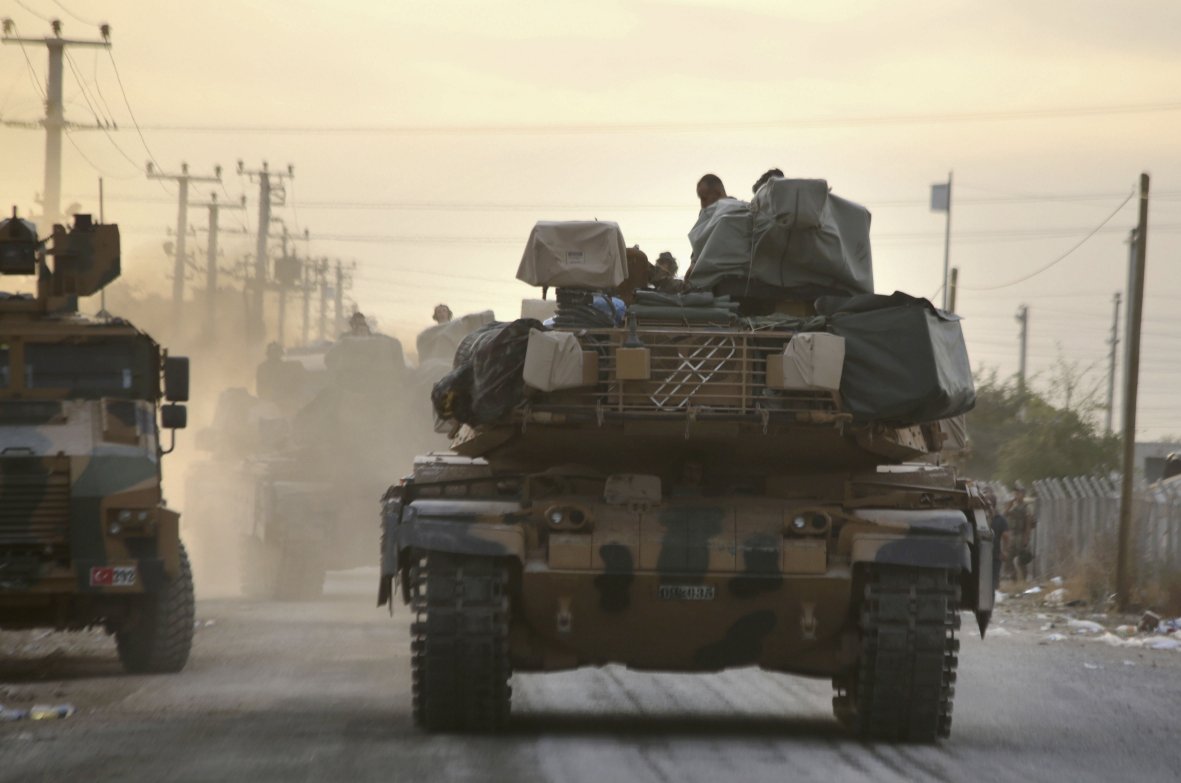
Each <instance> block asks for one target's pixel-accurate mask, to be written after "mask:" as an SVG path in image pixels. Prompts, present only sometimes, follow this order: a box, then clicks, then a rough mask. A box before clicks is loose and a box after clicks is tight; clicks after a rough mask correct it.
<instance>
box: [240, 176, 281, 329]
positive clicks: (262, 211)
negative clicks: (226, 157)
mask: <svg viewBox="0 0 1181 783" xmlns="http://www.w3.org/2000/svg"><path fill="white" fill-rule="evenodd" d="M238 174H245V175H246V176H249V177H250V178H251V180H252V181H254V180H257V182H258V246H257V247H256V248H255V251H254V289H253V294H254V296H253V301H254V308H253V309H254V315H253V318H252V319H251V324H249V329H248V331H250V332H251V333H252V334H253V336H254V337H256V338H260V339H261V338H264V337H265V336H266V325H265V322H264V321H263V312H262V304H263V291H265V290H266V284H267V259H268V256H267V234H268V232H269V231H270V226H271V207H272V206H276V207H281V206H283V205H284V204H286V203H287V189H286V187H285V186H284V181H285V180H287V179H290V178H291V177H294V176H295V167H294V166H292V165H291V164H290V163H288V164H287V171H286V173H283V172H274V171H271V170H270V168H269V167H268V166H267V162H266V161H265V160H264V161H263V162H262V168H260V169H253V170H247V168H246V166H245V164H244V163H243V162H242V161H238Z"/></svg>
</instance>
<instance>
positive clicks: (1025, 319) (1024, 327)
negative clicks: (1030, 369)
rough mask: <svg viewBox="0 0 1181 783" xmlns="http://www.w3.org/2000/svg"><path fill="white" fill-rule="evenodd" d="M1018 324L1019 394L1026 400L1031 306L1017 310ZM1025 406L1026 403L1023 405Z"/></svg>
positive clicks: (1023, 306) (1024, 306)
mask: <svg viewBox="0 0 1181 783" xmlns="http://www.w3.org/2000/svg"><path fill="white" fill-rule="evenodd" d="M1017 323H1019V324H1021V337H1020V340H1021V355H1020V359H1019V360H1018V363H1017V393H1018V394H1019V395H1020V396H1021V399H1022V400H1024V399H1025V356H1026V351H1027V349H1028V347H1029V306H1028V305H1021V306H1020V307H1018V308H1017ZM1022 404H1023V405H1024V402H1023V403H1022Z"/></svg>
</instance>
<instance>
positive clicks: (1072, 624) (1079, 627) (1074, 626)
mask: <svg viewBox="0 0 1181 783" xmlns="http://www.w3.org/2000/svg"><path fill="white" fill-rule="evenodd" d="M1066 627H1067V628H1069V629H1071V630H1072V631H1074V632H1075V633H1078V634H1090V633H1093V634H1101V633H1104V632H1105V631H1106V630H1107V629H1106V628H1104V627H1103V626H1102V625H1100V624H1099V623H1097V622H1095V621H1094V620H1067V621H1066Z"/></svg>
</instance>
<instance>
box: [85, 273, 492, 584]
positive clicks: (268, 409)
mask: <svg viewBox="0 0 1181 783" xmlns="http://www.w3.org/2000/svg"><path fill="white" fill-rule="evenodd" d="M159 267H160V261H158V260H156V259H154V258H152V257H151V254H145V253H136V254H134V255H132V256H131V257H130V258H128V257H125V259H124V270H125V271H124V275H123V276H122V278H121V279H119V280H117V281H116V282H115V283H113V284H112V285H110V286H108V288H107V291H106V296H105V307H106V310H107V311H108V312H109V313H110V314H111V315H112V316H115V317H119V318H124V319H126V320H128V321H130V322H132V323H133V324H135V325H136V326H137V327H138V328H139V329H141V330H143V331H145V332H147V333H148V334H150V335H151V336H152V337H153V339H155V340H156V341H157V342H158V343H159V344H160V345H161V346H163V347H164V348H166V349H167V350H168V352H169V354H170V355H173V356H188V357H189V359H190V363H191V365H190V366H191V391H190V399H189V402H188V410H189V414H188V427H187V429H185V430H182V431H179V432H177V433H176V446H175V450H174V451H173V452H172V453H170V454H167V455H166V456H164V457H163V461H162V472H163V488H164V495H165V498H166V501H167V504H168V506H169V507H171V508H173V509H175V510H177V511H179V512H181V536H182V540H183V541H184V542H185V545H186V547H187V549H188V551H189V555H190V559H191V560H192V562H193V569H194V578H195V583H196V589H197V593H198V596H199V597H200V598H214V597H224V596H233V595H238V594H241V593H246V594H250V595H256V596H265V597H280V598H306V597H314V596H315V595H317V594H318V592H319V588H320V585H321V584H322V580H323V576H324V573H325V572H326V571H329V570H336V569H343V568H353V567H358V566H370V565H376V564H377V562H378V558H379V548H378V540H379V535H378V529H379V526H378V522H379V512H380V498H381V495H382V493H383V492H384V491H385V489H386V488H387V487H388V486H389V485H391V484H395V483H397V481H398V480H399V478H401V477H402V476H404V475H406V474H408V473H409V472H410V470H411V468H412V465H413V458H414V456H415V455H416V454H419V453H422V452H425V451H429V450H432V449H441V448H445V447H446V445H447V442H446V439H445V438H444V436H442V435H438V434H436V433H435V432H434V428H433V423H434V421H433V414H432V411H431V406H430V388H431V386H432V385H433V384H434V382H435V381H436V380H437V379H438V378H440V377H442V375H444V374H445V373H446V372H447V371H448V370H450V367H451V362H450V356H451V352H452V351H453V346H454V344H456V343H457V342H458V338H457V337H456V335H457V334H460V333H461V332H462V333H466V331H467V330H468V329H467V327H464V326H463V324H464V323H465V322H469V321H470V319H465V318H459V319H456V320H455V321H453V322H451V324H440V325H436V324H435V323H434V322H433V321H432V320H431V318H432V314H431V310H432V307H434V305H435V304H436V303H435V302H428V301H424V302H422V304H421V305H420V306H419V305H415V306H410V305H403V306H401V310H400V311H393V312H392V313H391V311H390V309H389V306H388V303H384V302H383V303H380V306H381V307H382V312H383V315H387V314H392V315H393V316H394V317H395V318H397V319H398V320H397V321H396V322H397V323H398V324H400V325H403V326H405V325H406V324H411V323H413V322H414V321H419V322H421V329H423V330H428V334H427V335H424V340H419V341H417V342H418V343H420V344H422V345H425V346H426V350H427V351H428V355H426V356H424V357H422V360H421V361H420V357H419V355H418V345H416V339H415V338H416V337H417V334H416V333H414V332H412V331H410V330H409V329H405V328H403V329H402V330H400V331H399V333H398V335H397V336H391V335H386V334H383V333H382V328H381V324H380V323H378V322H377V320H376V319H374V318H372V317H367V318H363V319H362V318H357V317H356V316H355V315H354V312H355V310H354V308H355V309H356V310H359V311H361V312H364V311H365V310H366V307H367V306H370V307H374V306H378V303H376V302H366V301H359V302H357V303H355V305H354V304H352V303H350V304H349V306H348V309H347V310H345V311H344V312H343V318H342V319H341V321H342V322H343V324H342V326H343V329H337V328H336V318H335V313H332V312H329V313H328V314H327V317H326V319H325V320H326V322H327V326H326V329H325V336H326V339H323V340H321V339H318V338H319V335H318V332H319V328H318V327H319V324H318V323H316V322H317V321H318V320H319V313H318V312H317V308H316V307H315V306H314V305H313V307H312V308H311V309H310V312H309V313H308V316H309V320H311V321H312V323H311V324H310V326H305V325H304V324H303V323H302V321H303V317H304V316H303V312H304V311H303V308H302V302H301V301H300V299H299V296H298V293H296V294H295V295H292V296H291V297H289V300H288V302H287V308H286V324H285V326H286V328H285V332H286V335H287V340H286V343H287V344H286V346H285V347H284V348H282V349H280V348H279V347H278V344H277V343H276V342H274V341H275V335H276V334H277V333H278V305H277V301H276V300H277V298H278V297H277V296H276V295H275V293H274V292H268V293H267V295H266V296H265V297H264V313H263V316H264V321H265V328H264V331H265V334H266V335H267V336H266V337H265V338H263V337H260V336H257V335H258V332H259V330H258V329H257V327H252V323H251V320H250V313H249V304H250V302H249V298H248V292H247V291H244V290H243V288H242V287H241V283H240V282H238V283H236V284H235V281H233V280H232V279H231V280H229V281H227V282H228V283H229V284H228V285H226V286H225V287H219V288H218V290H217V293H216V298H215V300H214V301H213V302H212V303H211V302H210V301H209V300H208V298H207V297H206V296H205V291H204V290H203V289H202V288H200V287H199V283H195V284H194V286H191V287H190V289H189V292H188V293H189V296H188V297H187V298H186V299H185V300H184V304H183V307H181V308H179V309H178V308H176V307H174V304H173V301H172V291H171V283H170V281H168V280H162V279H161V276H160V275H159V274H158V272H159ZM194 288H195V290H194ZM101 306H102V302H101V300H100V297H98V296H95V297H91V298H90V300H88V301H84V302H83V304H82V308H81V309H82V310H83V311H84V312H87V313H89V314H94V313H96V312H97V311H98V310H99V309H100V307H101ZM448 315H449V314H448ZM211 316H212V317H211ZM350 319H351V320H352V323H351V324H350V323H349V322H350ZM490 319H491V314H490V313H489V314H487V315H486V317H483V318H479V319H477V322H483V321H485V320H490ZM430 327H434V328H433V329H430ZM305 333H306V334H307V335H308V336H309V339H308V340H307V342H304V340H303V336H304V334H305ZM443 333H447V334H448V335H449V337H448V338H447V339H441V340H440V339H439V338H440V337H441V336H442V335H443ZM293 338H294V339H293ZM170 440H171V437H170V435H169V434H168V433H167V432H162V434H161V442H162V443H161V445H162V446H163V447H164V448H168V446H169V442H170Z"/></svg>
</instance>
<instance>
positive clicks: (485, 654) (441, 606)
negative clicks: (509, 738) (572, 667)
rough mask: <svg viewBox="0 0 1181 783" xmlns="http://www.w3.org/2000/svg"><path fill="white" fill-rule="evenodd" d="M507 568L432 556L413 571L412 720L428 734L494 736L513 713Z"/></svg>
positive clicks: (482, 561)
mask: <svg viewBox="0 0 1181 783" xmlns="http://www.w3.org/2000/svg"><path fill="white" fill-rule="evenodd" d="M507 586H508V570H507V568H506V566H505V565H504V563H503V562H500V561H497V560H493V559H491V558H477V557H463V556H459V555H449V554H443V553H437V552H432V553H429V554H427V555H426V557H425V558H424V559H422V560H420V561H419V562H418V564H417V565H415V566H414V568H413V570H412V572H411V590H412V599H411V600H412V606H413V608H414V612H415V622H414V624H413V626H412V627H411V642H410V650H411V668H412V671H413V679H414V685H413V688H414V721H415V723H417V724H418V725H419V726H421V727H422V728H424V729H426V730H428V731H448V730H452V731H454V730H459V731H495V730H497V729H500V728H502V727H503V726H504V724H505V722H506V721H507V720H508V715H509V701H510V698H511V696H512V689H511V688H510V687H509V677H511V676H512V665H511V662H510V661H509V653H508V628H509V600H508V591H507Z"/></svg>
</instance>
